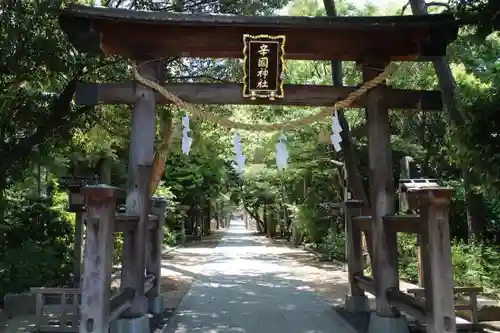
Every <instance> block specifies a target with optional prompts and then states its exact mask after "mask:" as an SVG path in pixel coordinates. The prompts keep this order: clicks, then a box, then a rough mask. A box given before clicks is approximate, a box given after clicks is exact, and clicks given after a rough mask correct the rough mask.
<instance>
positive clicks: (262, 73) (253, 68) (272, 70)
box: [243, 34, 286, 100]
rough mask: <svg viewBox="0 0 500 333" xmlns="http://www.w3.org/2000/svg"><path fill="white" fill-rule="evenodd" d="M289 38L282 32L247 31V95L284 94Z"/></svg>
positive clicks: (244, 57) (268, 95) (281, 96)
mask: <svg viewBox="0 0 500 333" xmlns="http://www.w3.org/2000/svg"><path fill="white" fill-rule="evenodd" d="M285 40H286V38H285V36H282V35H279V36H269V35H257V36H253V35H247V34H245V35H243V44H244V47H243V74H244V75H243V77H244V78H243V97H249V98H250V99H256V98H267V99H270V100H274V99H276V98H283V97H284V91H283V77H284V69H285Z"/></svg>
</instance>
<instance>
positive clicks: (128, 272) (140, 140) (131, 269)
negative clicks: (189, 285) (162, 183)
mask: <svg viewBox="0 0 500 333" xmlns="http://www.w3.org/2000/svg"><path fill="white" fill-rule="evenodd" d="M137 63H138V71H139V73H140V74H141V75H142V76H144V77H146V78H148V79H150V80H152V81H155V82H157V81H158V77H159V76H160V70H161V69H160V65H161V62H160V61H151V60H148V59H145V60H141V61H137ZM131 132H132V133H131V143H130V155H129V165H128V177H129V178H128V182H127V199H126V212H127V215H131V216H138V217H139V222H138V225H137V228H136V229H135V230H134V231H130V232H124V234H123V263H122V282H121V286H120V288H121V289H122V290H124V289H126V288H132V289H134V290H135V297H134V300H133V302H132V306H131V307H130V309H129V310H127V311H126V312H125V313H124V314H123V315H122V316H121V317H120V319H119V320H120V321H121V323H120V325H119V327H125V326H126V327H130V328H134V330H135V329H138V331H140V332H147V331H149V317H148V298H147V297H146V295H145V294H144V279H145V274H146V243H147V238H148V229H147V228H148V222H149V213H150V211H151V194H150V183H151V177H152V165H153V157H154V143H155V134H156V102H155V92H154V91H153V90H152V89H151V88H148V87H145V86H143V85H141V84H138V83H137V84H136V85H135V105H134V108H133V110H132V130H131Z"/></svg>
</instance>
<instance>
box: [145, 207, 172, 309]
mask: <svg viewBox="0 0 500 333" xmlns="http://www.w3.org/2000/svg"><path fill="white" fill-rule="evenodd" d="M166 209H167V200H165V199H164V198H153V200H152V209H151V213H152V214H153V215H156V216H157V217H158V224H157V227H156V228H155V229H152V230H150V231H149V235H148V244H149V246H148V251H149V252H148V255H147V259H146V273H147V274H153V275H154V276H155V277H156V279H155V284H154V285H153V289H151V290H150V291H149V292H148V294H147V297H148V309H149V312H150V313H153V314H157V315H159V314H161V313H162V312H163V300H162V299H161V298H160V287H161V285H160V278H161V261H162V252H163V230H164V227H165V210H166Z"/></svg>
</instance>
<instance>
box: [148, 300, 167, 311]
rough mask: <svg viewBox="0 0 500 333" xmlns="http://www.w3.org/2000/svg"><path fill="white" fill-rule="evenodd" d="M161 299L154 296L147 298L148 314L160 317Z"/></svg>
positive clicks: (161, 309)
mask: <svg viewBox="0 0 500 333" xmlns="http://www.w3.org/2000/svg"><path fill="white" fill-rule="evenodd" d="M163 310H164V308H163V297H162V296H156V297H152V298H148V312H149V313H151V314H153V315H161V314H162V313H163Z"/></svg>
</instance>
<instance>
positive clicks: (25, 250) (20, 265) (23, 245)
mask: <svg viewBox="0 0 500 333" xmlns="http://www.w3.org/2000/svg"><path fill="white" fill-rule="evenodd" d="M1 226H2V231H3V235H2V236H3V241H2V242H1V244H0V262H1V263H2V267H1V270H0V296H1V297H3V296H4V295H5V294H6V293H8V292H14V293H18V292H22V291H25V290H27V289H28V288H29V287H33V286H64V285H67V284H68V283H69V281H70V278H71V268H72V259H71V255H72V244H73V240H74V230H73V225H72V223H71V221H70V220H69V219H68V218H67V217H66V216H65V214H64V212H61V211H60V210H57V209H54V208H53V207H50V206H49V205H48V203H47V202H44V201H42V200H39V199H30V198H9V199H8V200H7V202H6V206H5V218H4V223H3V224H2V225H1Z"/></svg>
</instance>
